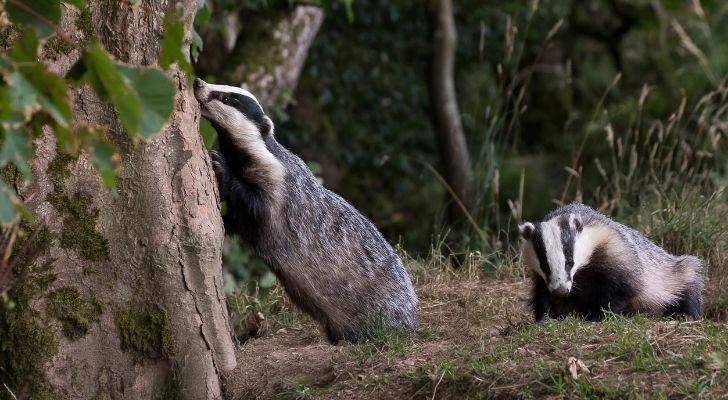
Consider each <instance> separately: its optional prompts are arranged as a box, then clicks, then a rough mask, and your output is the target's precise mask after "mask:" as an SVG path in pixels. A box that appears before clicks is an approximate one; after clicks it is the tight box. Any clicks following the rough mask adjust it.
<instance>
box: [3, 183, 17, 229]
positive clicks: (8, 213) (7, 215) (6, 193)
mask: <svg viewBox="0 0 728 400" xmlns="http://www.w3.org/2000/svg"><path fill="white" fill-rule="evenodd" d="M16 204H18V198H17V196H16V195H15V191H13V190H12V189H10V188H9V187H8V185H6V184H5V182H3V181H2V180H0V223H4V224H5V223H9V222H12V221H13V220H14V219H15V216H16V215H17V212H16V210H15V207H16Z"/></svg>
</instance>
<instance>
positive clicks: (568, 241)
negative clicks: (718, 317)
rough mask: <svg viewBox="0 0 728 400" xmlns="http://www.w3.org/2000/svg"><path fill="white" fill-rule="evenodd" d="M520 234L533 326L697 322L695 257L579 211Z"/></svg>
mask: <svg viewBox="0 0 728 400" xmlns="http://www.w3.org/2000/svg"><path fill="white" fill-rule="evenodd" d="M518 228H519V231H520V233H521V236H522V237H523V239H524V240H523V241H522V247H521V258H522V260H523V263H524V265H526V266H527V267H528V268H530V269H531V270H532V271H533V274H532V278H533V297H532V306H533V312H534V316H535V318H536V320H537V321H540V320H542V319H543V318H544V317H546V316H548V317H550V318H561V317H564V316H566V315H568V314H572V313H573V314H576V315H578V316H581V317H583V318H585V319H587V320H601V319H602V318H603V317H604V313H605V311H610V312H612V313H614V314H626V315H629V314H633V313H638V312H639V313H648V314H654V315H659V316H683V317H688V318H694V319H699V318H701V317H702V313H703V299H702V291H703V278H702V269H703V263H702V262H701V261H700V260H699V259H698V258H696V257H693V256H673V255H671V254H669V253H667V252H666V251H665V250H663V249H662V248H661V247H659V246H657V245H656V244H655V243H653V242H652V241H650V240H649V239H647V238H646V237H645V236H644V235H642V234H641V233H639V232H637V231H635V230H634V229H631V228H629V227H627V226H625V225H622V224H620V223H618V222H615V221H613V220H611V219H609V218H608V217H606V216H604V215H603V214H601V213H599V212H597V211H595V210H594V209H592V208H590V207H588V206H585V205H583V204H578V203H574V204H570V205H567V206H564V207H561V208H558V209H556V210H554V211H552V212H551V213H549V214H548V215H547V216H546V217H545V218H544V220H543V221H542V222H534V223H532V222H526V223H523V224H521V225H519V226H518Z"/></svg>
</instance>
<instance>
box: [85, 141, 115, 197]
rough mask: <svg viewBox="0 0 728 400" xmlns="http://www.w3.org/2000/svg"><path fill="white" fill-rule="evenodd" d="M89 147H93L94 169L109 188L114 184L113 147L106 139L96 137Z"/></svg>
mask: <svg viewBox="0 0 728 400" xmlns="http://www.w3.org/2000/svg"><path fill="white" fill-rule="evenodd" d="M91 147H92V148H93V157H92V158H91V161H92V162H93V164H94V166H96V169H97V170H98V171H99V176H101V181H103V182H104V185H106V187H107V188H109V189H111V188H113V187H114V185H115V184H116V182H115V181H116V164H115V163H114V147H113V146H112V145H111V143H109V142H108V141H106V140H105V139H101V138H99V137H98V135H97V137H96V138H94V139H92V140H91Z"/></svg>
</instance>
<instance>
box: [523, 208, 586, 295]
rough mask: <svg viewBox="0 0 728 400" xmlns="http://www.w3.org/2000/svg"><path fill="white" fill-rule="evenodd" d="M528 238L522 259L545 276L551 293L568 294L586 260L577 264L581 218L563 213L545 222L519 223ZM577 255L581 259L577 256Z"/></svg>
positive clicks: (524, 236) (544, 278)
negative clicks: (576, 253)
mask: <svg viewBox="0 0 728 400" xmlns="http://www.w3.org/2000/svg"><path fill="white" fill-rule="evenodd" d="M518 229H519V231H520V232H521V236H523V238H524V239H525V240H524V241H523V246H522V247H521V257H522V259H523V262H524V263H525V264H526V265H527V266H528V267H529V268H531V269H532V270H533V271H535V272H536V273H537V274H539V275H540V276H541V278H543V280H544V282H546V284H547V285H548V288H549V291H551V293H554V294H557V295H560V296H566V295H568V294H569V293H570V292H571V286H572V283H573V280H574V274H576V271H577V269H578V268H579V267H581V266H582V265H583V262H582V261H581V260H579V262H578V263H577V264H575V263H574V254H575V249H576V251H577V252H579V249H578V247H579V246H580V245H579V241H578V236H579V235H580V234H581V232H582V222H581V219H580V218H579V217H578V216H576V215H573V214H572V215H562V216H558V217H555V218H553V219H550V220H548V221H544V222H537V223H531V222H526V223H524V224H521V225H519V226H518ZM578 258H582V257H580V256H578Z"/></svg>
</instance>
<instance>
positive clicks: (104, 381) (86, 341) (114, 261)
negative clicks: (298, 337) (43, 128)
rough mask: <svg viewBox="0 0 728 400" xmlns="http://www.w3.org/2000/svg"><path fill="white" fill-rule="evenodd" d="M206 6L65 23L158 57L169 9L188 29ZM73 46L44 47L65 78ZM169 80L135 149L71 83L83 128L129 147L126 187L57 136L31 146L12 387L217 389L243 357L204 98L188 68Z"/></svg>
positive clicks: (153, 395) (114, 391)
mask: <svg viewBox="0 0 728 400" xmlns="http://www.w3.org/2000/svg"><path fill="white" fill-rule="evenodd" d="M132 3H133V4H132ZM197 5H198V1H197V0H184V1H177V2H174V1H159V0H142V1H139V2H115V1H114V2H108V1H102V0H88V9H87V11H84V12H83V13H81V14H79V13H78V12H77V11H75V10H74V9H72V8H70V7H67V6H65V5H64V6H63V8H64V10H63V18H62V22H61V28H62V29H64V30H65V31H66V32H67V33H68V34H69V36H70V37H72V38H73V39H74V40H79V41H84V40H88V39H90V37H91V36H96V37H97V38H98V39H99V40H100V41H101V43H102V44H103V45H104V47H105V48H106V49H107V51H109V52H110V53H111V54H112V55H113V56H114V57H115V58H116V59H117V60H119V61H122V62H126V63H129V64H132V65H155V64H156V63H157V59H158V55H159V51H160V45H161V40H162V37H163V19H164V16H165V14H166V13H167V12H168V11H173V10H177V11H181V14H182V15H181V17H182V19H183V20H184V23H185V26H186V28H187V29H186V32H188V36H189V27H190V25H191V23H192V20H193V18H194V14H195V11H196V9H197ZM188 41H189V38H188ZM77 53H78V50H72V51H70V52H66V53H65V54H58V53H57V52H51V51H49V50H48V49H45V50H44V51H43V52H42V58H43V60H44V61H45V62H46V63H47V64H48V65H49V67H50V68H51V69H52V70H55V71H56V72H59V73H63V72H65V71H66V70H67V69H68V68H69V67H70V65H71V64H72V63H73V62H74V61H75V59H77V58H78V57H79V54H77ZM170 75H171V77H172V79H173V81H174V82H175V83H176V84H177V87H178V92H177V95H176V98H175V108H174V111H173V114H172V116H171V117H170V119H169V121H168V122H167V124H166V125H165V127H164V128H163V129H162V131H161V132H159V133H158V134H156V135H154V136H153V137H151V138H150V139H148V140H146V141H140V142H139V143H137V144H134V143H132V142H131V141H130V140H129V139H128V137H127V135H126V133H125V132H124V131H123V129H122V127H121V124H120V122H119V121H118V119H117V117H116V114H115V111H114V110H113V108H112V107H111V106H110V105H108V104H106V103H104V102H102V101H100V100H99V99H98V98H97V97H96V96H95V94H94V93H93V91H92V90H90V89H89V88H86V87H82V88H77V89H73V90H72V93H71V99H72V100H73V103H74V104H73V110H74V116H75V123H88V124H92V125H95V126H102V127H105V128H106V129H107V131H108V137H109V139H110V140H111V142H112V143H114V144H115V145H116V147H117V150H118V151H119V153H120V156H121V169H120V172H119V174H118V176H117V181H116V188H117V191H118V193H116V194H112V193H110V192H109V191H108V190H107V189H106V188H105V187H104V186H103V184H102V183H101V181H100V179H99V177H98V174H97V172H96V171H95V170H94V168H93V167H92V164H91V163H90V161H89V159H88V157H87V156H86V155H84V154H82V155H81V156H80V157H78V158H77V159H74V158H71V157H69V156H67V155H64V154H62V153H58V152H57V151H56V144H55V138H54V136H53V135H52V134H50V132H47V133H46V134H45V135H44V136H43V137H41V138H40V139H38V140H37V141H36V143H35V145H36V146H35V151H36V157H35V159H34V160H33V161H32V163H31V168H32V170H33V182H32V183H31V184H29V185H27V186H25V187H23V188H21V189H20V194H21V196H22V197H23V199H24V200H25V202H26V204H27V205H28V207H29V209H30V210H31V212H32V213H33V215H34V216H35V225H36V228H35V231H34V233H33V235H31V237H30V238H29V239H28V242H26V246H24V247H21V248H22V249H24V250H21V251H20V253H19V255H18V256H19V257H22V258H23V261H25V262H24V263H23V264H24V265H22V264H21V265H20V266H19V270H18V271H15V274H16V276H17V277H18V278H19V279H18V280H17V282H16V288H15V289H14V290H15V291H16V293H17V298H18V304H17V307H16V309H15V310H14V311H13V312H12V314H11V315H10V316H9V317H8V321H9V322H8V324H9V325H10V329H9V330H8V331H9V332H11V334H10V336H11V339H14V342H13V341H12V340H11V341H10V342H8V343H3V345H5V346H9V347H10V348H12V349H13V350H11V353H10V357H11V360H10V365H12V366H13V367H14V368H13V369H12V370H10V371H0V372H2V373H3V374H9V375H12V374H15V376H14V377H12V376H11V377H9V378H8V377H3V379H4V380H5V382H11V383H12V384H13V386H14V387H11V390H13V391H14V392H15V393H16V395H21V396H28V395H31V398H54V399H55V398H68V399H90V398H99V399H157V398H174V399H218V398H221V389H220V381H219V375H220V373H222V372H223V371H227V370H230V369H232V368H233V367H234V366H235V355H234V346H233V343H232V340H231V336H230V329H229V323H228V313H227V308H226V303H225V295H224V293H223V282H222V275H221V248H222V240H223V228H222V220H221V218H220V212H219V205H218V204H219V201H218V194H217V189H216V185H215V183H214V182H215V179H214V173H213V171H212V169H211V164H210V161H209V158H208V156H207V152H206V150H205V147H204V145H203V143H202V140H201V138H200V136H199V134H198V119H199V118H200V113H199V109H198V105H197V102H196V101H195V99H194V96H193V95H192V92H191V90H190V89H189V87H188V83H187V79H186V77H185V75H184V73H182V72H179V71H176V70H173V72H171V74H170ZM28 243H30V244H32V245H31V246H28V245H27V244H28ZM13 352H14V353H13ZM3 390H4V389H3ZM0 397H2V395H0Z"/></svg>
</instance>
